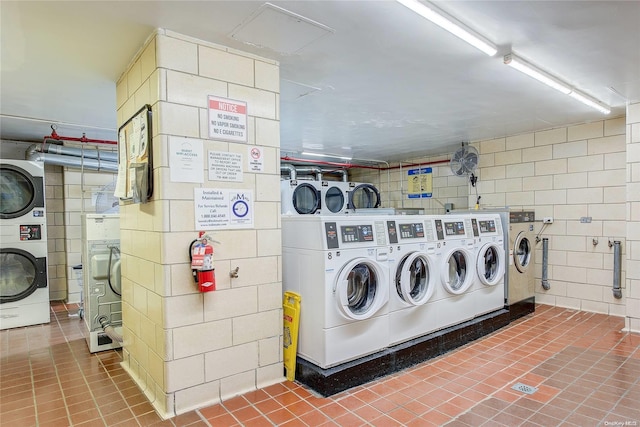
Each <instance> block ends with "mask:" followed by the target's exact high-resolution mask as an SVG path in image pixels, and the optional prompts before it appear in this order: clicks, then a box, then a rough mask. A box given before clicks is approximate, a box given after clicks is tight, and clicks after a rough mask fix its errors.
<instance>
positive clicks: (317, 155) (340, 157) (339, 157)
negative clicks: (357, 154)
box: [301, 151, 352, 160]
mask: <svg viewBox="0 0 640 427" xmlns="http://www.w3.org/2000/svg"><path fill="white" fill-rule="evenodd" d="M301 154H302V155H303V156H313V157H331V158H332V159H340V160H351V159H352V158H351V157H344V156H334V155H333V154H322V153H309V152H306V151H303V152H302V153H301Z"/></svg>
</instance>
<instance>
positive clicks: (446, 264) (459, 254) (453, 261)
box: [441, 248, 473, 295]
mask: <svg viewBox="0 0 640 427" xmlns="http://www.w3.org/2000/svg"><path fill="white" fill-rule="evenodd" d="M472 265H473V264H472V263H471V254H470V253H469V252H468V251H466V250H463V249H461V248H458V249H454V250H452V251H450V252H449V253H448V255H447V256H445V258H444V260H443V264H442V268H441V279H442V285H443V286H444V288H445V289H446V290H447V292H449V293H451V294H454V295H459V294H462V293H464V292H466V291H467V289H469V287H470V286H471V284H472V283H473V267H472Z"/></svg>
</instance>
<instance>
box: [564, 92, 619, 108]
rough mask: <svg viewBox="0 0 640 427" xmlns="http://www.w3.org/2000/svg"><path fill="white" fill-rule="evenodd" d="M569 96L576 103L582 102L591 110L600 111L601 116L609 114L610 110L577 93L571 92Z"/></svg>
mask: <svg viewBox="0 0 640 427" xmlns="http://www.w3.org/2000/svg"><path fill="white" fill-rule="evenodd" d="M569 96H570V97H572V98H573V99H575V100H577V101H580V102H582V103H583V104H585V105H588V106H589V107H591V108H595V109H596V110H598V111H600V112H601V113H602V114H609V113H610V112H611V109H610V108H609V107H607V106H605V105H603V104H600V103H599V102H596V101H594V100H591V99H589V98H587V97H586V96H584V95H582V94H581V93H579V92H576V91H573V92H571V93H570V94H569Z"/></svg>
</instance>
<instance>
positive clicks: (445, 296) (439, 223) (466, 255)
mask: <svg viewBox="0 0 640 427" xmlns="http://www.w3.org/2000/svg"><path fill="white" fill-rule="evenodd" d="M434 224H435V230H436V238H437V240H438V242H439V243H440V245H439V246H438V247H437V255H439V262H440V265H439V274H440V285H441V286H440V287H438V289H437V291H436V297H435V300H436V307H437V313H438V314H437V319H436V321H437V327H438V329H441V328H445V327H448V326H453V325H456V324H459V323H462V322H464V321H466V320H470V319H472V318H473V317H475V304H474V299H473V297H472V295H471V292H470V289H471V287H472V285H473V283H474V281H475V277H476V275H475V246H474V245H475V242H474V238H473V231H472V226H471V218H470V217H469V216H467V217H464V216H453V215H447V216H445V217H441V218H436V219H434Z"/></svg>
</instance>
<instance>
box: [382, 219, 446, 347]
mask: <svg viewBox="0 0 640 427" xmlns="http://www.w3.org/2000/svg"><path fill="white" fill-rule="evenodd" d="M386 228H387V235H388V239H389V248H390V249H389V274H390V291H389V294H390V295H389V333H390V338H391V341H390V344H392V345H395V344H399V343H402V342H405V341H408V340H410V339H412V338H416V337H419V336H422V335H426V334H428V333H430V332H433V331H434V330H436V329H437V326H438V325H437V312H436V306H435V304H434V301H433V300H432V297H433V295H434V292H435V290H436V287H437V286H439V277H438V265H437V264H438V260H437V258H436V245H437V243H436V239H435V233H434V224H433V218H432V217H427V216H424V215H415V216H414V215H412V216H406V215H394V216H392V217H390V218H388V219H387V220H386Z"/></svg>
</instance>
